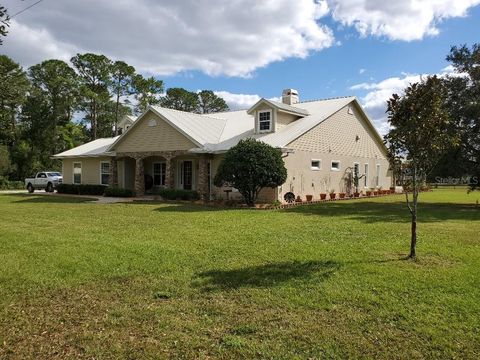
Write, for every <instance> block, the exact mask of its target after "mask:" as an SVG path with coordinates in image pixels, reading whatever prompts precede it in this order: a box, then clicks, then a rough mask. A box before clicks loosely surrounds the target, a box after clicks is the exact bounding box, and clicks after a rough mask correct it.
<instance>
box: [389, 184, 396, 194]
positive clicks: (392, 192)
mask: <svg viewBox="0 0 480 360" xmlns="http://www.w3.org/2000/svg"><path fill="white" fill-rule="evenodd" d="M390 194H395V186H392V187H390Z"/></svg>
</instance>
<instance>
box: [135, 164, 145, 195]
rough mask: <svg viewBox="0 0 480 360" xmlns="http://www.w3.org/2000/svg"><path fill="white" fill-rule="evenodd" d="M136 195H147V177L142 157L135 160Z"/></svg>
mask: <svg viewBox="0 0 480 360" xmlns="http://www.w3.org/2000/svg"><path fill="white" fill-rule="evenodd" d="M135 193H136V194H137V196H143V195H145V177H144V169H143V158H141V157H137V158H135Z"/></svg>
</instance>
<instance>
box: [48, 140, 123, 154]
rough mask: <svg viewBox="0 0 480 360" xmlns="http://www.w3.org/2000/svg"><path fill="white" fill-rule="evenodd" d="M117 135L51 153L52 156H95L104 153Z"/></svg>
mask: <svg viewBox="0 0 480 360" xmlns="http://www.w3.org/2000/svg"><path fill="white" fill-rule="evenodd" d="M118 138H119V136H115V137H111V138H101V139H96V140H93V141H90V142H88V143H86V144H83V145H80V146H77V147H75V148H73V149H70V150H67V151H64V152H62V153H60V154H56V155H53V157H54V158H69V157H95V156H104V155H106V152H107V149H108V148H109V147H110V145H112V144H113V143H114V142H115V140H116V139H118Z"/></svg>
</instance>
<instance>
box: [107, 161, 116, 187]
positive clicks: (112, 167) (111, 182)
mask: <svg viewBox="0 0 480 360" xmlns="http://www.w3.org/2000/svg"><path fill="white" fill-rule="evenodd" d="M108 185H110V186H112V187H117V186H118V164H117V158H116V157H112V158H111V159H110V179H109V181H108Z"/></svg>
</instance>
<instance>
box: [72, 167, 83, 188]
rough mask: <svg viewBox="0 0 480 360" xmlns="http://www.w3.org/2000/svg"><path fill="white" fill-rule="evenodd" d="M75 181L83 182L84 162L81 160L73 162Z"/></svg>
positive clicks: (77, 182)
mask: <svg viewBox="0 0 480 360" xmlns="http://www.w3.org/2000/svg"><path fill="white" fill-rule="evenodd" d="M73 183H74V184H81V183H82V163H80V162H75V163H73Z"/></svg>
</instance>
